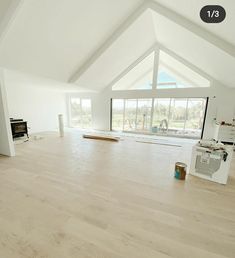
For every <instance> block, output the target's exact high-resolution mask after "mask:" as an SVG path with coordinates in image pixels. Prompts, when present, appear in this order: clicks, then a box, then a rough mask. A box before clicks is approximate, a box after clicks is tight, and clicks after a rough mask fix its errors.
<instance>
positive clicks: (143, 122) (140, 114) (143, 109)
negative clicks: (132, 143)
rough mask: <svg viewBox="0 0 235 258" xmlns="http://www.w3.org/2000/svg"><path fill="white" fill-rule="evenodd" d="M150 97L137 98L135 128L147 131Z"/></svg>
mask: <svg viewBox="0 0 235 258" xmlns="http://www.w3.org/2000/svg"><path fill="white" fill-rule="evenodd" d="M151 107H152V99H142V100H141V99H139V100H138V108H137V120H136V130H137V131H139V132H149V130H150V123H151Z"/></svg>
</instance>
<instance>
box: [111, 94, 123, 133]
mask: <svg viewBox="0 0 235 258" xmlns="http://www.w3.org/2000/svg"><path fill="white" fill-rule="evenodd" d="M123 113H124V100H123V99H113V100H112V129H113V130H117V131H122V130H123Z"/></svg>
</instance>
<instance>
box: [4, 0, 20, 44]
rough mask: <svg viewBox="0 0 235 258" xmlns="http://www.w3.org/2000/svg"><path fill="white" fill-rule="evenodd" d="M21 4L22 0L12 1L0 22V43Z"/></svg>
mask: <svg viewBox="0 0 235 258" xmlns="http://www.w3.org/2000/svg"><path fill="white" fill-rule="evenodd" d="M23 2H24V0H12V1H11V4H10V5H9V7H8V9H7V11H6V13H5V15H4V16H3V18H2V19H1V20H0V42H1V41H2V40H3V38H4V36H5V35H6V33H7V31H8V29H9V27H10V25H11V23H12V22H13V21H14V19H15V17H16V15H17V13H18V11H19V9H20V7H21V6H22V4H23Z"/></svg>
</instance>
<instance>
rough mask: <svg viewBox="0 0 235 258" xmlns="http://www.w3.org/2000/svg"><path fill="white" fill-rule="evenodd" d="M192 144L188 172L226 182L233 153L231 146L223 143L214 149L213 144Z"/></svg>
mask: <svg viewBox="0 0 235 258" xmlns="http://www.w3.org/2000/svg"><path fill="white" fill-rule="evenodd" d="M205 146H206V147H204V146H203V147H202V146H201V144H200V143H198V144H196V145H195V146H193V151H192V158H191V165H190V172H189V173H190V174H191V175H194V176H198V177H200V178H204V179H207V180H210V181H213V182H217V183H220V184H226V183H227V179H228V174H229V169H230V164H231V160H232V155H233V147H232V146H228V145H224V146H223V147H222V148H221V149H216V148H214V147H213V145H211V146H209V145H208V144H207V145H205Z"/></svg>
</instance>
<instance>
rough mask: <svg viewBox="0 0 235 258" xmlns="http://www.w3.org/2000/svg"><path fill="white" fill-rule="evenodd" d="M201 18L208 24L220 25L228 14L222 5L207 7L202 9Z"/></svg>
mask: <svg viewBox="0 0 235 258" xmlns="http://www.w3.org/2000/svg"><path fill="white" fill-rule="evenodd" d="M200 17H201V19H202V20H203V21H204V22H206V23H220V22H222V21H223V20H224V19H225V17H226V12H225V9H224V8H223V7H222V6H220V5H206V6H204V7H203V8H202V9H201V11H200Z"/></svg>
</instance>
